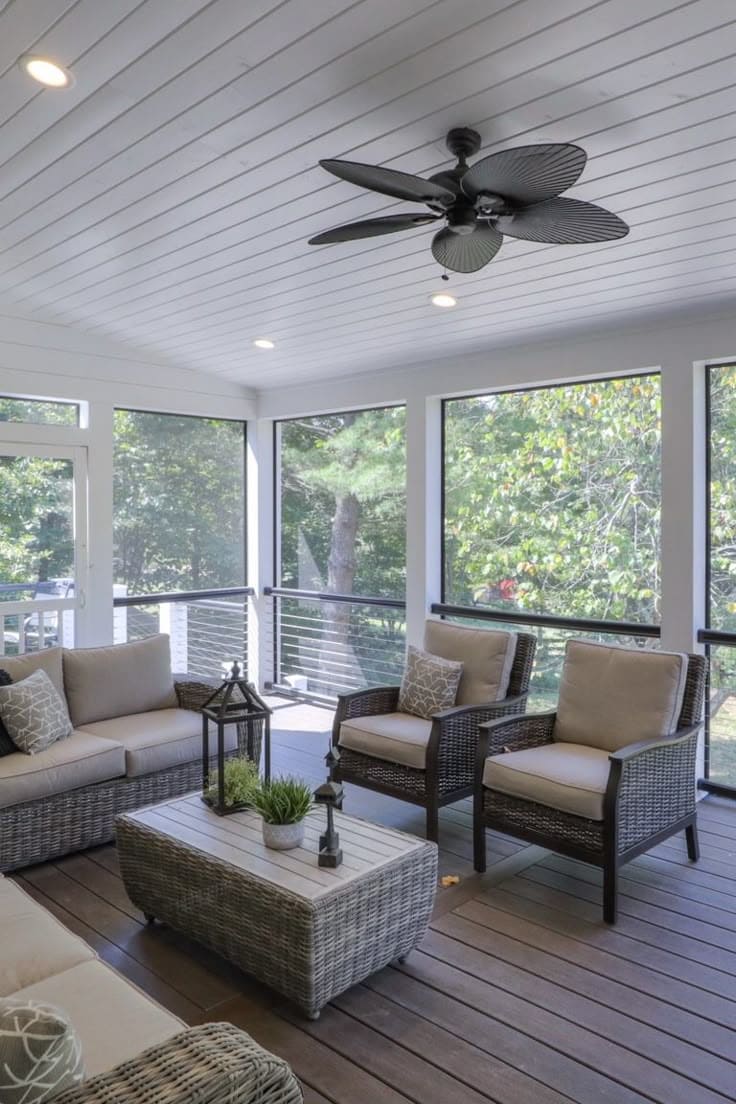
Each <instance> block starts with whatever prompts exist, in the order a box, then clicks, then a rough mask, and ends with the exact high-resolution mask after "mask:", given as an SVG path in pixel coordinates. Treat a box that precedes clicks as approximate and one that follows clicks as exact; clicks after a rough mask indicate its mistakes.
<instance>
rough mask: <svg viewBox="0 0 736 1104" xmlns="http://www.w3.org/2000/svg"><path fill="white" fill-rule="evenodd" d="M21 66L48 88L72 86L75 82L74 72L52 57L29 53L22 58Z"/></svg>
mask: <svg viewBox="0 0 736 1104" xmlns="http://www.w3.org/2000/svg"><path fill="white" fill-rule="evenodd" d="M20 66H21V68H22V69H24V70H25V72H26V73H28V76H29V77H33V79H34V80H36V81H38V82H39V84H45V85H46V86H47V87H48V88H71V86H72V85H73V84H74V76H73V74H72V73H70V72H69V70H68V69H65V68H64V66H63V65H59V64H58V62H56V61H52V60H51V58H45V57H39V56H38V55H37V54H27V55H26V56H25V57H22V58H21V59H20Z"/></svg>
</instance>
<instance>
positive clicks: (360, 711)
mask: <svg viewBox="0 0 736 1104" xmlns="http://www.w3.org/2000/svg"><path fill="white" fill-rule="evenodd" d="M444 627H445V623H443V622H428V623H427V629H428V634H429V633H430V632H431V633H432V636H431V638H430V637H429V635H428V636H427V637H425V647H426V648H427V650H428V651H430V652H434V653H435V654H438V655H443V656H444V658H446V659H460V658H461V656H460V655H453V654H450V653H451V652H452V651H453V646H452V634H451V633H448V634H447V636H448V644H447V645H446V646H444V647H443V648H442V651H440V650H439V646H438V636H441V630H442V629H443V628H444ZM447 628H448V629H450V630H452V631H453V632H455V633H457V632H458V631H459V632H461V633H464V634H467V638H466V647H467V641H470V642H471V643H472V638H473V637H479V638H481V640H482V638H483V637H484V636H487V635H489V634H488V632H487V630H482V629H481V630H473V629H464V628H462V629H459V627H458V626H454V625H447ZM494 635H497V636H500V635H508V634H494ZM514 638H515V642H516V649H515V652H514V655H513V663H512V665H511V670H510V675H509V681H508V689H507V692H506V696H505V697H504V698H502V699H501V700H498V701H488V700H481V701H475V702H467V701H465V702H464V703H463V704H461V705H455V706H453V707H452V708H450V709H445V710H443V712H441V713H437V714H435V716H434V717H433V718H432V720H431V729H430V730H429V731H428V738H427V739H426V742H425V743H423V745H422V748H421V753H422V754H421V758H422V760H423V765H422V766H419V765H408V764H407V763H405V762H395V761H393V760H392V759H391V758H390V757H389V758H379V757H378V756H377V755H375V754H370V755H369V754H363V753H362V752H361V751H358V750H355V749H354V748H348V747H346V746H344V745H343V744H342V743H341V728H342V725H343V724H345V723H346V722H349V721H351V720H353V719H354V718H365V717H381V716H384V715H392V714H396V713H397V710H398V702H399V687H398V686H377V687H372V688H370V689H367V690H357V691H355V692H354V693H350V694H341V695H340V696H339V698H338V705H337V711H336V713H335V720H334V724H333V729H332V743H333V746H338V745H339V751H340V761H339V763H338V765H337V766H336V768H335V769H334V771H333V776H334V778H335V780H336V781H342V782H352V783H353V784H354V785H356V786H363V787H365V788H366V789H370V790H377V791H378V792H379V793H384V794H388V795H389V796H390V797H397V798H399V799H400V800H402V801H409V802H411V803H412V804H414V805H421V806H422V807H423V808H424V809H425V810H426V814H427V839H429V840H433V841H435V842H436V841H437V837H438V832H439V810H440V808H441V807H442V806H443V805H450V804H452V803H453V802H454V801H459V800H461V799H462V798H464V797H469V796H470V795H471V794H472V792H473V774H474V767H475V755H476V744H477V740H478V726H479V725H480V723H481V722H482V721H488V720H491V719H493V718H498V717H506V716H509V715H514V716H515V715H517V714H519V713H523V712H524V710H525V709H526V700H527V694H528V691H529V678H530V674H531V669H532V663H533V661H534V651H535V648H536V638H535V637H534V636H532V635H530V634H529V633H518V634H514ZM430 645H431V646H430ZM461 691H462V683H461ZM458 696H459V697H460V694H459V695H458ZM399 716H400V717H403V716H404V715H403V714H399ZM406 716H407V720H408V721H409V722H412V721H413V722H415V723H416V722H417V720H418V718H410V717H409V716H408V715H406ZM420 723H421V722H420ZM386 754H387V755H389V756H390V754H391V753H390V751H387V752H386Z"/></svg>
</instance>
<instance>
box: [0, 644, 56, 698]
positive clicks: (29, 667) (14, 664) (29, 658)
mask: <svg viewBox="0 0 736 1104" xmlns="http://www.w3.org/2000/svg"><path fill="white" fill-rule="evenodd" d="M0 667H2V668H3V670H5V671H7V672H8V674H9V675H10V677H11V679H12V680H13V682H21V681H22V680H23V679H25V678H28V676H29V675H32V674H34V672H36V671H45V672H46V674H47V675H48V676H49V678H50V679H51V681H52V682H53V684H54V686H55V687H56V689H57V690H58V691H59V693H60V694H61V696H62V697H63V696H64V675H63V673H62V666H61V648H44V649H43V651H41V652H31V653H29V654H28V655H19V656H0Z"/></svg>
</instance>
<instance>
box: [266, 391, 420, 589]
mask: <svg viewBox="0 0 736 1104" xmlns="http://www.w3.org/2000/svg"><path fill="white" fill-rule="evenodd" d="M405 432H406V414H405V410H404V408H403V407H388V408H386V409H380V410H365V411H359V412H353V413H347V414H329V415H323V416H319V417H314V418H299V419H295V420H294V421H289V422H284V423H282V425H281V427H280V434H281V582H282V585H283V586H292V587H298V588H299V589H302V590H327V589H328V579H329V574H330V567H329V560H330V552H331V547H332V543H333V541H332V538H333V525H334V522H335V517H336V507H337V503H338V501H339V500H340V499H341V498H345V497H346V496H348V495H349V496H352V497H354V498H355V499H356V501H357V512H358V524H357V534H356V537H355V542H354V547H353V549H352V560H353V593H355V594H368V595H376V596H378V595H380V596H381V597H397V598H403V596H404V582H405V574H406V572H405V562H406V557H405V553H404V545H405V541H406V443H405Z"/></svg>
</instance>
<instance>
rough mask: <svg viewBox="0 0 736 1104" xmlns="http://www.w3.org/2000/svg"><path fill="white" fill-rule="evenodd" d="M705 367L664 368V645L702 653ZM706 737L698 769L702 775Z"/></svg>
mask: <svg viewBox="0 0 736 1104" xmlns="http://www.w3.org/2000/svg"><path fill="white" fill-rule="evenodd" d="M705 455H706V439H705V366H704V365H703V364H702V363H696V364H693V363H692V362H688V361H685V360H683V361H682V362H671V363H668V364H666V365H664V366H663V367H662V647H663V648H665V649H670V650H672V651H678V652H702V651H703V646H702V644H699V643H698V629H699V628H702V627H703V626H704V625H705V527H706V517H705ZM702 745H703V740H702V737H701V741H700V747H699V752H698V765H697V773H698V776H699V777H702V775H703V746H702Z"/></svg>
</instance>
